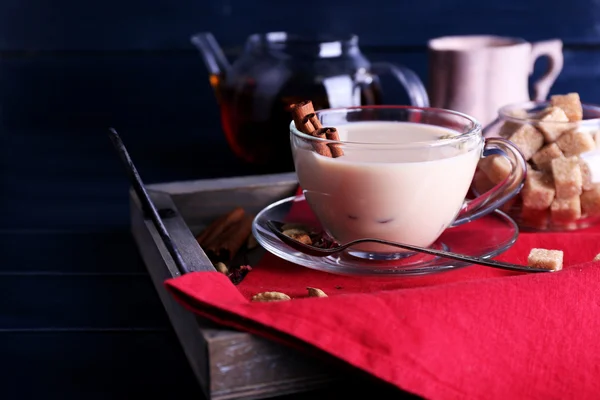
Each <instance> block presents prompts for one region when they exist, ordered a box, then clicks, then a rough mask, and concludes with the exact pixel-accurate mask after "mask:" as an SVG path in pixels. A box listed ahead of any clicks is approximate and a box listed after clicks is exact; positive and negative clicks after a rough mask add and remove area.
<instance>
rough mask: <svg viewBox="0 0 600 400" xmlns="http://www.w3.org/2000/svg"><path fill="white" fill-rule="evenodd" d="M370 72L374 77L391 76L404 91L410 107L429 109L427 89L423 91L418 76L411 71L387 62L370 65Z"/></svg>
mask: <svg viewBox="0 0 600 400" xmlns="http://www.w3.org/2000/svg"><path fill="white" fill-rule="evenodd" d="M371 72H372V73H374V74H376V75H382V74H384V73H388V74H391V75H392V76H393V77H394V78H396V79H397V80H398V82H400V84H401V85H402V86H403V87H404V89H405V90H406V93H407V94H408V97H409V98H410V103H411V105H413V106H417V107H429V96H428V95H427V89H425V85H423V82H422V81H421V79H420V78H419V76H418V75H417V74H416V73H414V72H413V71H412V70H411V69H408V68H406V67H402V66H400V65H395V64H392V63H389V62H376V63H372V64H371Z"/></svg>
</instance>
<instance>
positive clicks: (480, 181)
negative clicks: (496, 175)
mask: <svg viewBox="0 0 600 400" xmlns="http://www.w3.org/2000/svg"><path fill="white" fill-rule="evenodd" d="M494 186H496V185H494V184H493V183H492V182H491V181H490V180H489V178H488V177H487V176H486V175H485V174H484V173H483V171H481V170H478V171H476V172H475V176H474V177H473V188H474V189H475V191H476V192H477V193H478V194H482V193H485V192H487V191H488V190H490V189H491V188H493V187H494Z"/></svg>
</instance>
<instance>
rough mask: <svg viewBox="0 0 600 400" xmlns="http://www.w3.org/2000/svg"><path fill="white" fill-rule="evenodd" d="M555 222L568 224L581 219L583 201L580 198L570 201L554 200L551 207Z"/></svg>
mask: <svg viewBox="0 0 600 400" xmlns="http://www.w3.org/2000/svg"><path fill="white" fill-rule="evenodd" d="M550 214H551V216H552V220H553V221H557V222H566V221H574V220H577V219H579V218H581V201H580V199H579V196H575V197H571V198H570V199H554V201H553V202H552V206H551V207H550Z"/></svg>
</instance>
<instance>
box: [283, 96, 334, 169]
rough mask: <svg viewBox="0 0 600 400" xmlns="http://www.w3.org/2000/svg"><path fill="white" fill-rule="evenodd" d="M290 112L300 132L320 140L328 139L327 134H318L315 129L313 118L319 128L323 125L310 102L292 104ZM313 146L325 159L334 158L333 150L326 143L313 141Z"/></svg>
mask: <svg viewBox="0 0 600 400" xmlns="http://www.w3.org/2000/svg"><path fill="white" fill-rule="evenodd" d="M290 110H291V111H292V114H293V116H294V124H295V125H296V128H297V129H298V130H299V131H300V132H302V133H306V134H307V135H311V136H314V137H317V138H320V139H326V136H325V133H323V134H318V133H317V132H318V131H317V129H315V127H314V125H313V123H312V122H311V118H312V120H313V121H314V120H316V123H318V124H319V126H320V125H321V123H320V122H319V119H318V118H317V116H316V114H315V110H314V108H313V106H312V102H311V101H310V100H308V101H303V102H302V103H297V104H292V105H291V106H290ZM311 145H312V147H313V149H314V150H315V151H316V152H317V153H318V154H320V155H322V156H323V157H329V158H331V157H332V155H331V150H330V149H329V147H327V144H326V143H320V142H314V141H313V142H311Z"/></svg>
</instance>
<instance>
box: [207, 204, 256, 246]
mask: <svg viewBox="0 0 600 400" xmlns="http://www.w3.org/2000/svg"><path fill="white" fill-rule="evenodd" d="M243 216H244V209H243V208H241V207H236V208H234V209H233V210H231V211H230V212H228V213H227V214H225V215H222V216H221V217H219V218H217V219H216V220H214V221H213V222H212V223H211V224H210V225H208V226H207V227H206V229H204V230H203V231H202V232H201V233H200V235H198V236H197V237H196V241H198V244H199V245H200V246H201V247H203V248H204V246H206V244H207V243H209V242H211V241H212V240H214V239H215V238H216V237H217V236H219V235H220V234H222V233H223V231H225V230H226V229H227V228H229V227H230V226H231V225H233V224H235V223H236V222H238V221H240V220H241V219H242V217H243Z"/></svg>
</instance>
